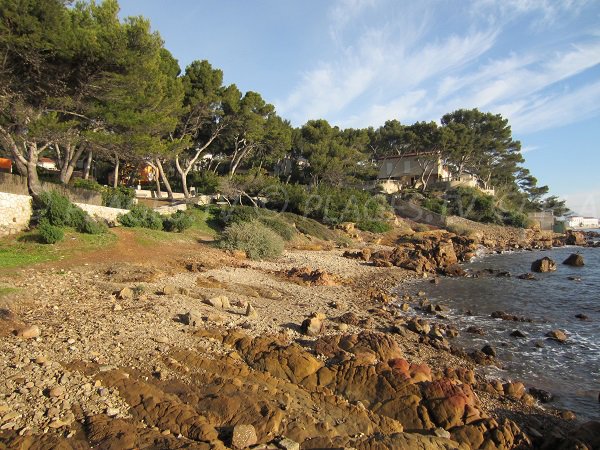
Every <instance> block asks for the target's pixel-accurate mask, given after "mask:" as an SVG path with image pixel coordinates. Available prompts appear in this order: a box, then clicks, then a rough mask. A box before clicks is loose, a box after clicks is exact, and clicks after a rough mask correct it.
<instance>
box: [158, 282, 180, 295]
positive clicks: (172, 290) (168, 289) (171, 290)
mask: <svg viewBox="0 0 600 450" xmlns="http://www.w3.org/2000/svg"><path fill="white" fill-rule="evenodd" d="M177 292H178V289H177V288H176V287H175V286H173V285H172V284H167V285H165V286H164V287H163V288H162V291H161V292H160V293H161V294H162V295H175V294H177Z"/></svg>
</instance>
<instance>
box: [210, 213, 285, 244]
mask: <svg viewBox="0 0 600 450" xmlns="http://www.w3.org/2000/svg"><path fill="white" fill-rule="evenodd" d="M219 221H220V222H221V225H222V226H224V227H225V226H228V225H231V224H234V223H247V222H252V221H258V222H260V223H261V224H263V225H264V226H266V227H267V228H269V229H271V230H272V231H274V232H275V233H277V234H278V235H279V236H281V238H283V239H284V240H286V241H290V240H292V239H293V238H294V236H295V234H296V232H295V231H294V228H293V227H292V226H291V225H290V224H289V223H288V222H287V221H286V220H285V219H283V218H282V217H281V216H280V215H278V214H276V213H274V212H273V211H269V210H268V209H263V208H255V207H251V206H233V207H231V208H225V209H223V210H222V211H221V214H220V216H219Z"/></svg>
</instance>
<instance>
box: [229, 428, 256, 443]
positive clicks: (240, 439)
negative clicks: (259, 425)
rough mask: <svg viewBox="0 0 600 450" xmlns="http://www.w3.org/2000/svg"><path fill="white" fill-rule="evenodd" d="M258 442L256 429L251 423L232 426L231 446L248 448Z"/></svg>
mask: <svg viewBox="0 0 600 450" xmlns="http://www.w3.org/2000/svg"><path fill="white" fill-rule="evenodd" d="M257 442H258V437H257V436H256V430H255V429H254V427H253V426H252V425H236V426H234V427H233V435H232V436H231V446H232V447H233V448H237V449H243V448H248V447H250V446H251V445H254V444H256V443H257Z"/></svg>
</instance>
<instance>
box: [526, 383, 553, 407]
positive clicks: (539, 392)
mask: <svg viewBox="0 0 600 450" xmlns="http://www.w3.org/2000/svg"><path fill="white" fill-rule="evenodd" d="M529 394H531V396H532V397H534V398H536V399H538V400H539V401H540V402H542V403H548V402H551V401H552V400H553V399H554V396H553V395H552V394H551V393H550V392H548V391H545V390H543V389H537V388H534V387H531V388H529Z"/></svg>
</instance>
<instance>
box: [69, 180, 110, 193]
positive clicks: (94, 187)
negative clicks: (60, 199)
mask: <svg viewBox="0 0 600 450" xmlns="http://www.w3.org/2000/svg"><path fill="white" fill-rule="evenodd" d="M71 185H72V186H73V187H74V188H78V189H87V190H89V191H95V192H103V191H104V189H105V188H104V186H102V185H101V184H98V183H96V182H95V181H94V180H84V179H83V178H75V179H73V181H72V182H71Z"/></svg>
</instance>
